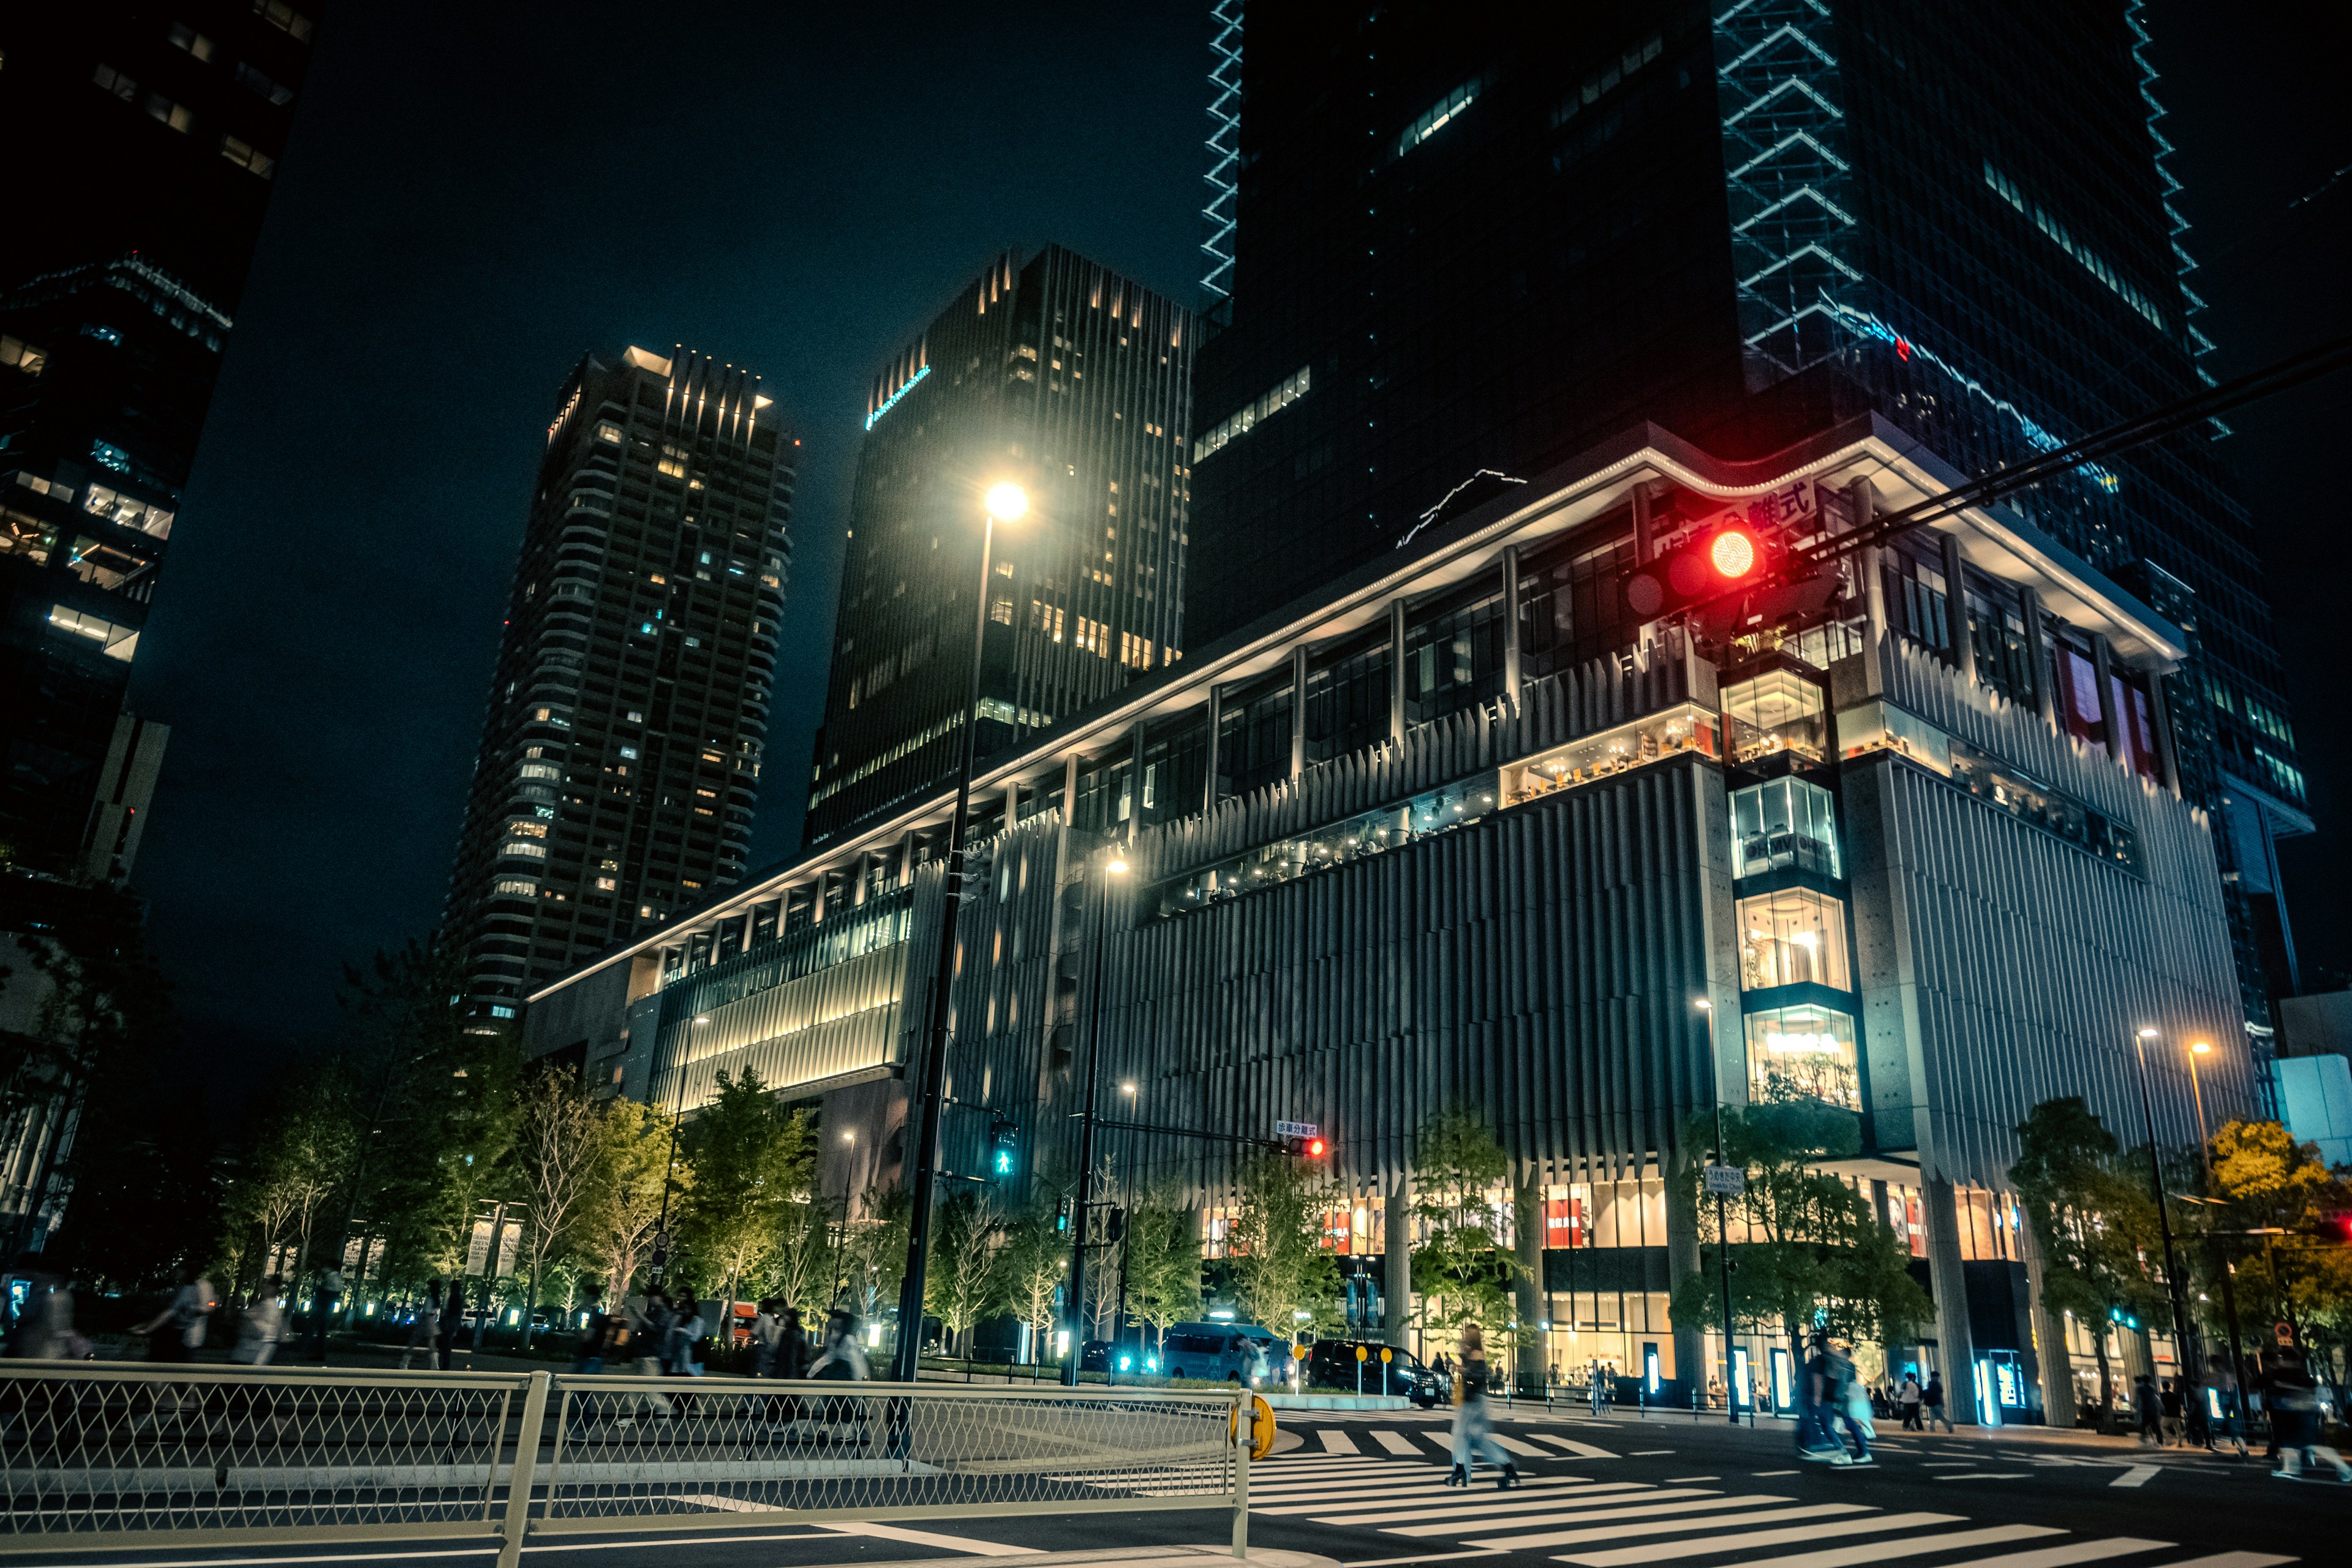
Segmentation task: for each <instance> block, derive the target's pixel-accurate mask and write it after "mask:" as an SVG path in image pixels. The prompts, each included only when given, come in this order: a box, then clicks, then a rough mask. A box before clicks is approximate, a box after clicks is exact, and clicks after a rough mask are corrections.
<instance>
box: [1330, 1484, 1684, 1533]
mask: <svg viewBox="0 0 2352 1568" xmlns="http://www.w3.org/2000/svg"><path fill="white" fill-rule="evenodd" d="M1593 1492H1607V1493H1609V1494H1610V1495H1608V1496H1606V1497H1596V1496H1592V1495H1591V1493H1593ZM1498 1495H1499V1494H1498ZM1686 1498H1704V1499H1706V1500H1708V1502H1710V1503H1721V1502H1723V1501H1724V1499H1723V1498H1722V1497H1721V1496H1720V1495H1719V1494H1717V1493H1715V1492H1710V1491H1706V1490H1702V1489H1694V1488H1689V1487H1685V1488H1683V1489H1679V1490H1676V1491H1661V1490H1658V1489H1655V1488H1649V1487H1642V1488H1622V1489H1621V1488H1612V1487H1593V1488H1590V1489H1587V1490H1585V1491H1580V1492H1578V1493H1576V1494H1575V1495H1573V1496H1570V1497H1548V1498H1535V1499H1532V1500H1528V1501H1526V1502H1499V1501H1498V1502H1492V1503H1484V1504H1479V1503H1472V1504H1468V1505H1465V1506H1464V1507H1462V1508H1458V1509H1454V1510H1450V1511H1451V1512H1452V1513H1454V1515H1455V1516H1456V1517H1455V1518H1454V1520H1453V1521H1452V1522H1450V1523H1429V1522H1426V1521H1430V1520H1431V1519H1432V1518H1433V1513H1432V1511H1431V1510H1428V1509H1425V1508H1408V1509H1399V1510H1396V1511H1395V1512H1393V1513H1381V1514H1369V1515H1366V1514H1358V1515H1355V1516H1353V1517H1351V1518H1349V1520H1348V1521H1347V1522H1348V1523H1349V1524H1387V1523H1388V1522H1389V1521H1391V1520H1400V1519H1402V1520H1411V1521H1414V1522H1412V1523H1410V1524H1402V1525H1398V1526H1397V1527H1396V1528H1394V1529H1392V1530H1391V1531H1388V1533H1389V1534H1391V1535H1443V1534H1444V1533H1445V1532H1446V1531H1449V1530H1453V1531H1458V1530H1460V1529H1461V1528H1462V1526H1463V1521H1462V1519H1461V1518H1460V1517H1459V1516H1460V1515H1464V1514H1470V1515H1476V1516H1482V1517H1485V1518H1488V1519H1492V1520H1494V1521H1496V1523H1497V1524H1498V1525H1499V1524H1549V1523H1552V1522H1554V1521H1558V1520H1565V1519H1581V1518H1584V1517H1586V1516H1585V1515H1584V1514H1582V1513H1580V1512H1569V1513H1556V1514H1549V1515H1544V1514H1543V1510H1546V1509H1570V1510H1582V1509H1588V1508H1603V1509H1613V1508H1618V1507H1622V1506H1626V1505H1630V1504H1633V1503H1645V1504H1646V1503H1654V1502H1673V1501H1677V1500H1683V1499H1686ZM1520 1514H1538V1515H1542V1517H1539V1518H1536V1519H1525V1520H1523V1519H1518V1518H1515V1517H1514V1516H1515V1515H1520ZM1612 1517H1613V1516H1612ZM1318 1522H1319V1521H1318Z"/></svg>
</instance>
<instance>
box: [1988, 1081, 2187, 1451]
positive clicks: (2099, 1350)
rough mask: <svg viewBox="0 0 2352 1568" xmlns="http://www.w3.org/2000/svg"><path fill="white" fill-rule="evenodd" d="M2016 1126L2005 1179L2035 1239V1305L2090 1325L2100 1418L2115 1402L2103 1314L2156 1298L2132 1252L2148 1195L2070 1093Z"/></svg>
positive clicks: (2146, 1222) (2150, 1216)
mask: <svg viewBox="0 0 2352 1568" xmlns="http://www.w3.org/2000/svg"><path fill="white" fill-rule="evenodd" d="M2016 1131H2017V1143H2018V1155H2017V1160H2016V1163H2013V1164H2011V1166H2010V1168H2009V1179H2010V1181H2011V1183H2013V1184H2015V1185H2016V1188H2017V1195H2018V1198H2019V1200H2020V1202H2021V1204H2022V1205H2024V1208H2025V1214H2026V1219H2027V1221H2028V1223H2030V1224H2031V1225H2032V1226H2033V1238H2034V1240H2035V1242H2037V1243H2038V1244H2039V1245H2040V1247H2041V1248H2042V1306H2043V1308H2044V1309H2045V1310H2048V1311H2050V1312H2052V1313H2053V1314H2055V1313H2063V1312H2072V1313H2073V1314H2074V1318H2075V1321H2078V1322H2080V1323H2082V1324H2083V1325H2084V1327H2085V1328H2087V1329H2088V1330H2089V1331H2090V1334H2091V1344H2092V1348H2093V1352H2094V1353H2095V1355H2096V1357H2097V1359H2098V1365H2099V1409H2100V1412H2101V1420H2102V1422H2103V1423H2104V1422H2107V1421H2110V1420H2112V1418H2113V1415H2114V1409H2115V1369H2114V1367H2113V1365H2112V1364H2111V1363H2110V1362H2109V1359H2108V1356H2107V1333H2106V1326H2107V1322H2108V1321H2109V1318H2110V1315H2111V1314H2113V1313H2115V1312H2117V1311H2122V1312H2127V1313H2129V1314H2131V1315H2133V1316H2139V1315H2143V1314H2148V1315H2152V1314H2154V1313H2156V1312H2158V1311H2159V1310H2162V1309H2163V1307H2164V1304H2165V1295H2164V1290H2163V1289H2162V1287H2161V1286H2159V1285H2158V1282H2157V1279H2156V1277H2155V1274H2154V1271H2153V1270H2152V1269H2150V1268H2148V1267H2147V1264H2145V1263H2144V1262H2143V1261H2142V1259H2143V1258H2145V1257H2147V1256H2149V1255H2150V1254H2149V1252H2148V1251H2147V1249H2148V1248H2149V1247H2151V1246H2152V1245H2156V1236H2157V1223H2156V1205H2155V1201H2154V1199H2153V1198H2152V1197H2151V1196H2150V1195H2149V1194H2148V1190H2147V1183H2146V1180H2145V1178H2143V1177H2140V1176H2138V1175H2136V1174H2134V1173H2132V1172H2131V1170H2130V1169H2129V1167H2128V1164H2127V1163H2126V1156H2125V1155H2124V1153H2123V1152H2122V1147H2121V1145H2119V1144H2118V1143H2117V1142H2116V1137H2115V1134H2114V1133H2112V1132H2109V1131H2107V1130H2106V1128H2105V1125H2104V1124H2103V1123H2101V1121H2099V1119H2098V1117H2097V1116H2095V1115H2094V1114H2093V1113H2092V1110H2091V1108H2090V1107H2089V1106H2088V1105H2085V1104H2084V1102H2083V1099H2082V1097H2081V1096H2080V1095H2067V1096H2065V1097H2064V1098H2063V1099H2059V1100H2043V1101H2042V1103H2041V1104H2039V1105H2037V1106H2035V1107H2034V1108H2033V1110H2032V1113H2031V1114H2029V1115H2028V1116H2027V1117H2026V1119H2025V1120H2024V1121H2021V1122H2020V1123H2018V1126H2017V1130H2016ZM2153 1255H2154V1256H2156V1257H2158V1258H2160V1257H2162V1253H2161V1252H2160V1251H2158V1252H2156V1253H2154V1254H2153Z"/></svg>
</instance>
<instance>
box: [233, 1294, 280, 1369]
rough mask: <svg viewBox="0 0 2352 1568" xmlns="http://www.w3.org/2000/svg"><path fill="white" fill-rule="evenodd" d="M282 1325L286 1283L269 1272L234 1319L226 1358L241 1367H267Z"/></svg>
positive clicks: (274, 1352) (274, 1351)
mask: <svg viewBox="0 0 2352 1568" xmlns="http://www.w3.org/2000/svg"><path fill="white" fill-rule="evenodd" d="M285 1327H286V1282H285V1281H284V1280H283V1279H279V1278H278V1276H277V1275H275V1274H272V1275H271V1276H270V1277H269V1278H268V1279H264V1280H263V1281H262V1282H261V1289H259V1290H258V1291H257V1292H255V1293H254V1298H253V1301H252V1304H251V1305H249V1306H247V1308H246V1310H245V1311H244V1313H243V1314H242V1315H241V1316H240V1317H239V1318H238V1319H237V1324H236V1345H235V1347H234V1348H232V1349H231V1350H230V1351H229V1352H228V1359H229V1360H231V1361H233V1362H236V1363H239V1364H240V1365H243V1366H268V1364H269V1358H270V1357H271V1356H272V1355H274V1354H276V1353H277V1351H278V1336H279V1335H280V1334H281V1333H283V1332H284V1331H285Z"/></svg>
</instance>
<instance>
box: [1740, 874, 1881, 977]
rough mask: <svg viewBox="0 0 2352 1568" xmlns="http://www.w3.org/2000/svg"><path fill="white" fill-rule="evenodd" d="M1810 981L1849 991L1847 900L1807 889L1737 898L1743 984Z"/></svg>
mask: <svg viewBox="0 0 2352 1568" xmlns="http://www.w3.org/2000/svg"><path fill="white" fill-rule="evenodd" d="M1798 984H1814V985H1827V986H1829V987H1831V988H1832V990H1837V991H1851V990H1853V981H1852V980H1851V979H1850V978H1849V975H1848V972H1847V967H1846V950H1845V904H1844V903H1843V901H1842V900H1837V899H1833V898H1831V897H1830V896H1829V895H1827V894H1826V893H1817V892H1814V891H1813V890H1812V889H1809V888H1788V889H1782V890H1780V892H1777V893H1764V894H1761V895H1759V896H1758V897H1756V898H1752V899H1742V900H1739V988H1740V989H1741V990H1743V991H1760V990H1763V989H1766V988H1767V987H1769V986H1774V985H1798Z"/></svg>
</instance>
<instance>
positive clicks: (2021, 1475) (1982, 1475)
mask: <svg viewBox="0 0 2352 1568" xmlns="http://www.w3.org/2000/svg"><path fill="white" fill-rule="evenodd" d="M1929 1479H1932V1480H1938V1481H2023V1480H2031V1479H2033V1472H2032V1471H2031V1470H1962V1471H1961V1472H1960V1473H1959V1474H1958V1475H1956V1476H1933V1477H1930V1478H1929Z"/></svg>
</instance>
